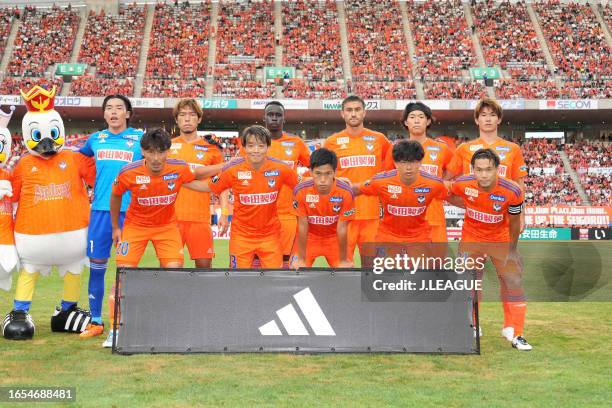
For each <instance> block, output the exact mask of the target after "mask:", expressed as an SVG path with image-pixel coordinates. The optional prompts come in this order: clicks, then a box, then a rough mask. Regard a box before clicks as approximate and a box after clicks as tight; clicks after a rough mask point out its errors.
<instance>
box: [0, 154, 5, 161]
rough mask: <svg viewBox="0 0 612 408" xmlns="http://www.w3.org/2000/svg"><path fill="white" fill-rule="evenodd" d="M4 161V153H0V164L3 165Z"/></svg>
mask: <svg viewBox="0 0 612 408" xmlns="http://www.w3.org/2000/svg"><path fill="white" fill-rule="evenodd" d="M5 160H6V153H0V163H4V162H5Z"/></svg>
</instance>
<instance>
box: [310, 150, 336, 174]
mask: <svg viewBox="0 0 612 408" xmlns="http://www.w3.org/2000/svg"><path fill="white" fill-rule="evenodd" d="M326 164H330V165H331V166H332V168H333V169H334V170H336V168H338V156H336V153H335V152H334V151H332V150H329V149H326V148H325V147H321V148H320V149H317V150H315V151H314V152H312V154H311V155H310V170H314V169H315V167H320V166H325V165H326Z"/></svg>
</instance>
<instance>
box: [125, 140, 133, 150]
mask: <svg viewBox="0 0 612 408" xmlns="http://www.w3.org/2000/svg"><path fill="white" fill-rule="evenodd" d="M125 144H126V146H127V147H128V148H130V149H131V148H132V146H134V142H133V141H131V140H128V141H127V142H125Z"/></svg>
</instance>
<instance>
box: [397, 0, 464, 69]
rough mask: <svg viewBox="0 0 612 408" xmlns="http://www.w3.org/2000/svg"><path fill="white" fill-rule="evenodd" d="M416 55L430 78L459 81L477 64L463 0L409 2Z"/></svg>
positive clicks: (419, 63) (420, 67)
mask: <svg viewBox="0 0 612 408" xmlns="http://www.w3.org/2000/svg"><path fill="white" fill-rule="evenodd" d="M409 5H410V11H411V12H410V13H409V18H410V19H411V21H410V24H411V26H412V27H413V28H414V29H413V30H412V31H413V32H412V36H413V38H414V45H415V48H416V49H415V52H416V59H417V63H418V68H419V71H420V75H421V77H422V78H423V79H425V80H426V81H458V80H460V79H461V78H462V76H463V73H462V70H466V69H469V68H471V67H475V66H476V58H475V56H474V46H473V43H472V39H471V37H470V32H469V29H468V27H467V21H466V19H465V15H464V13H463V7H462V5H461V0H445V1H436V2H422V3H421V2H414V3H409Z"/></svg>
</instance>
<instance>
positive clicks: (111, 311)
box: [108, 285, 119, 330]
mask: <svg viewBox="0 0 612 408" xmlns="http://www.w3.org/2000/svg"><path fill="white" fill-rule="evenodd" d="M118 312H119V311H118V310H115V285H113V288H112V289H111V292H110V294H109V296H108V315H109V320H110V328H111V330H113V328H114V327H115V319H117V318H118V317H119V316H118V314H119V313H118Z"/></svg>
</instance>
